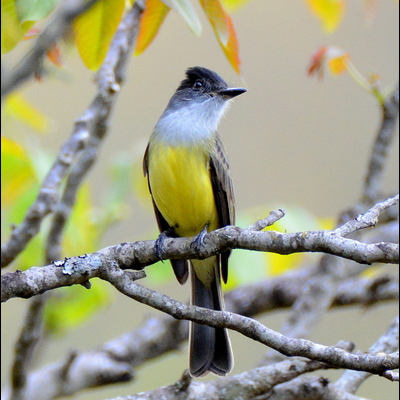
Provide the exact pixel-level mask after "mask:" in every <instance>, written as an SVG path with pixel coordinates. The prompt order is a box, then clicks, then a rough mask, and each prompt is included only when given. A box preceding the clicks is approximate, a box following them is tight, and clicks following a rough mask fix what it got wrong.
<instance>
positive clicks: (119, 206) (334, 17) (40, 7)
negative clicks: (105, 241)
mask: <svg viewBox="0 0 400 400" xmlns="http://www.w3.org/2000/svg"><path fill="white" fill-rule="evenodd" d="M247 2H248V0H199V4H200V7H201V8H202V10H203V11H204V13H205V16H206V18H207V19H208V21H209V23H210V24H211V26H212V29H213V30H214V33H215V36H216V38H217V40H218V42H219V44H220V46H221V48H222V50H223V51H224V53H225V56H226V57H227V59H228V60H229V62H230V64H231V65H232V67H233V68H234V69H235V71H236V72H238V73H240V57H239V44H238V39H237V36H236V32H235V29H234V25H233V22H232V19H231V17H230V15H229V14H228V12H227V10H229V11H234V10H236V9H238V8H240V7H242V6H244V5H245V4H246V3H247ZM129 3H131V2H129V1H125V0H99V1H98V2H97V3H96V5H94V6H93V7H92V8H91V9H89V10H88V11H87V12H85V13H84V14H82V15H81V16H80V17H79V18H77V20H76V21H75V23H74V26H73V37H74V41H75V45H76V48H77V49H78V51H79V54H80V56H81V58H82V60H83V61H84V63H85V65H86V66H87V67H88V68H90V69H92V70H97V69H98V68H99V66H100V65H101V63H102V62H103V60H104V58H105V56H106V54H107V51H108V47H109V44H110V42H111V39H112V37H113V35H114V33H115V30H116V29H117V26H118V24H119V22H120V20H121V17H122V16H123V14H124V12H125V11H126V9H125V7H126V4H129ZM304 3H305V4H306V5H307V6H308V7H309V8H310V11H311V12H312V13H313V14H314V15H315V16H316V17H317V18H318V19H319V20H320V22H321V25H322V27H323V29H324V30H325V31H327V32H333V31H334V30H335V29H337V27H338V26H339V24H340V22H341V20H342V19H343V17H344V12H345V6H346V3H347V2H346V1H345V0H306V1H305V2H304ZM367 3H369V4H372V3H373V2H367ZM58 4H59V0H35V1H33V0H2V2H1V7H2V26H1V35H2V36H1V43H2V53H8V52H10V51H11V50H12V49H13V48H14V47H15V46H17V45H18V43H20V41H21V40H23V39H24V38H25V37H26V36H27V35H28V37H30V38H32V37H34V36H37V34H39V31H38V30H36V31H33V30H31V31H30V29H31V28H32V26H33V25H34V23H35V22H36V21H41V20H43V18H45V17H47V16H48V15H49V14H51V13H52V12H53V11H54V9H55V8H56V7H57V6H58ZM146 5H147V7H146V10H145V12H144V14H143V16H142V19H141V26H140V32H139V37H138V41H137V47H136V54H140V53H142V52H143V51H144V50H145V49H146V48H147V47H148V46H149V45H150V43H151V42H152V41H153V40H154V38H155V37H156V35H157V34H158V32H159V29H160V27H161V26H162V23H163V21H164V20H165V18H166V16H167V15H168V12H169V11H170V10H171V9H172V10H174V11H177V12H178V13H179V14H180V15H181V16H182V18H183V19H184V21H185V22H186V23H187V25H188V26H189V28H190V29H191V30H192V32H194V33H195V34H196V35H199V34H200V33H201V29H202V26H201V22H200V19H199V17H198V16H197V14H196V11H195V9H194V7H193V5H192V3H191V1H190V0H163V1H161V0H147V3H146ZM369 11H370V12H369V14H371V8H370V9H369ZM29 32H30V33H29ZM34 32H36V33H34ZM328 50H329V51H328ZM316 54H317V56H318V57H317V56H314V58H313V61H312V62H313V63H314V64H312V66H311V67H310V69H313V72H314V73H319V74H321V68H322V67H321V66H322V65H323V64H324V62H326V61H327V62H328V65H329V66H330V68H331V69H333V71H334V72H335V73H339V72H341V71H342V70H344V69H347V70H348V71H349V72H350V73H352V74H353V75H354V74H355V73H354V69H352V65H351V64H350V63H349V57H348V54H347V53H346V52H343V54H340V57H339V56H337V54H336V53H335V54H334V55H332V47H331V48H327V47H325V48H324V49H323V51H322V50H319V52H317V53H316ZM328 56H329V57H328ZM48 58H49V59H50V60H51V61H52V62H54V63H55V64H56V65H58V66H59V67H62V64H61V62H60V60H61V55H60V54H59V48H58V47H57V45H56V44H54V47H53V49H51V50H49V52H48ZM350 67H351V68H350ZM371 81H372V83H373V85H374V87H375V86H377V85H376V81H375V80H371ZM2 123H3V127H4V128H5V129H3V132H5V133H4V136H2V160H1V169H2V171H1V174H2V175H1V176H2V181H1V185H2V186H1V187H2V205H3V211H2V223H1V234H2V239H4V238H7V237H8V236H9V234H10V229H12V227H13V225H15V224H18V223H20V222H21V221H22V220H23V218H24V216H25V213H26V211H27V209H28V208H29V207H30V206H31V204H32V203H33V202H34V200H35V198H36V197H37V194H38V190H39V187H40V186H39V185H40V182H41V181H42V179H43V178H44V176H45V174H46V173H47V172H48V171H49V169H50V167H51V163H52V162H53V159H54V154H47V153H45V152H44V151H43V150H42V149H41V148H40V146H38V145H37V141H35V140H34V137H33V135H31V132H32V131H34V132H37V133H41V134H43V133H49V132H50V131H51V130H50V123H49V118H48V117H47V116H44V115H43V114H41V112H40V111H39V110H38V109H37V108H35V107H33V106H32V105H31V104H29V103H28V102H27V101H26V100H25V99H24V98H23V97H22V96H21V95H20V94H18V93H15V94H12V95H10V96H8V98H7V99H6V102H5V104H4V107H3V112H2ZM15 128H17V129H15ZM15 131H18V132H17V133H18V135H14V134H13V135H11V132H13V133H14V132H15ZM108 173H109V175H108V177H107V179H105V182H104V185H103V187H104V188H106V190H104V192H103V194H102V196H101V200H102V204H101V205H100V206H98V207H95V206H94V204H93V201H92V198H93V191H92V189H91V187H90V186H89V185H88V184H83V185H82V187H81V188H80V190H79V193H78V197H77V201H76V204H75V207H74V209H73V212H72V214H71V216H70V218H69V221H68V224H67V226H66V229H65V232H64V236H63V242H62V246H63V249H62V256H63V257H64V256H73V255H79V254H84V253H90V252H92V251H95V250H97V249H99V248H101V238H102V236H103V234H104V232H106V231H107V229H109V227H110V226H111V225H112V224H115V223H117V222H118V221H120V220H121V219H122V218H124V216H125V215H126V214H127V210H128V206H127V202H126V199H127V197H128V196H130V195H131V182H133V187H134V192H135V194H136V196H137V197H138V199H139V201H140V202H141V203H142V204H146V207H151V201H150V196H149V194H148V189H147V183H146V180H145V179H144V177H143V174H142V168H141V160H139V159H138V158H136V159H135V157H132V155H131V154H128V153H124V154H123V155H121V154H119V155H117V156H116V157H115V159H114V160H111V164H110V166H109V171H108ZM271 209H274V207H271V208H270V209H266V208H265V207H263V208H259V209H251V210H247V211H245V212H243V213H242V214H241V215H239V217H238V222H237V223H238V225H239V226H242V227H246V226H248V225H251V224H253V223H254V222H255V221H256V220H257V219H259V218H260V216H262V215H267V213H268V212H269V211H270V210H271ZM286 211H287V215H286V216H285V217H284V218H283V219H282V220H280V221H279V222H278V223H276V224H275V225H274V226H273V227H271V228H269V229H273V230H278V231H281V232H296V231H304V230H307V229H308V230H317V229H327V228H331V227H332V226H333V221H331V220H328V221H325V220H319V219H317V218H315V217H314V216H313V215H311V214H310V213H309V212H308V211H307V210H304V209H299V208H296V207H295V206H293V205H291V206H289V207H287V208H286ZM50 223H51V216H50V217H48V218H46V219H45V221H44V222H43V227H42V229H41V232H40V233H39V234H38V235H37V236H36V237H35V238H34V239H33V240H31V241H30V243H29V245H28V246H27V248H26V249H25V250H24V252H23V253H21V255H20V256H19V257H18V259H17V260H16V261H15V262H14V264H13V267H14V268H19V269H22V270H23V269H26V268H29V267H31V266H33V265H42V264H43V260H44V248H45V240H46V232H47V231H48V229H49V226H50ZM156 234H157V233H156V232H155V233H154V236H156ZM308 257H310V255H304V254H293V255H291V256H280V255H276V254H272V253H266V254H263V253H260V252H251V251H244V250H243V251H242V250H235V251H234V252H233V254H232V257H231V263H230V273H229V285H228V286H229V288H233V287H235V286H237V285H239V284H246V283H251V282H256V281H259V280H261V279H264V278H265V277H266V276H273V275H279V274H282V273H284V272H286V271H287V270H288V269H290V268H295V267H296V266H299V265H300V264H302V263H304V262H307V258H308ZM152 269H154V270H156V271H157V273H153V274H152V276H153V280H154V281H155V282H156V283H160V284H161V283H163V282H165V281H166V280H167V279H172V277H173V274H172V273H171V269H170V266H169V262H166V263H158V264H156V265H155V266H154V267H152ZM109 288H110V286H109V285H108V284H105V283H104V282H100V281H97V280H96V281H95V282H94V283H93V286H92V289H91V290H86V289H84V288H83V287H80V286H79V287H70V288H63V289H58V290H57V291H55V296H54V298H53V299H52V300H51V302H50V303H49V304H48V306H47V308H46V313H45V318H46V327H47V330H48V332H51V333H58V334H60V333H63V332H65V331H66V330H68V329H71V328H73V327H75V326H77V325H78V324H80V323H82V322H83V321H86V320H87V319H88V317H89V316H91V315H93V314H94V313H95V312H96V311H98V310H99V309H100V307H101V306H104V305H105V304H108V302H109V301H110V300H111V299H110V296H111V292H112V291H111V290H109Z"/></svg>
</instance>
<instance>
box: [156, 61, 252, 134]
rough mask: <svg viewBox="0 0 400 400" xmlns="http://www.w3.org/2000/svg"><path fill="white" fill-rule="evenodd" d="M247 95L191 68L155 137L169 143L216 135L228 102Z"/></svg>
mask: <svg viewBox="0 0 400 400" xmlns="http://www.w3.org/2000/svg"><path fill="white" fill-rule="evenodd" d="M244 92H246V89H243V88H229V87H228V85H227V84H226V82H225V81H224V80H223V79H222V78H221V77H220V76H219V75H218V74H217V73H215V72H213V71H211V70H209V69H207V68H203V67H192V68H189V69H188V70H187V71H186V78H185V79H184V80H183V81H182V82H181V84H180V85H179V87H178V89H177V90H176V92H175V93H174V95H173V96H172V97H171V99H170V101H169V103H168V106H167V108H166V109H165V111H164V113H163V115H162V116H161V118H160V120H159V121H158V123H157V126H156V129H155V131H156V134H157V135H160V134H161V135H162V136H163V137H168V138H169V139H170V140H171V141H172V140H177V141H179V140H183V136H185V140H190V141H191V140H193V139H195V138H199V137H200V136H208V135H209V134H210V133H212V132H215V131H216V129H217V125H218V122H219V120H220V119H221V117H222V115H223V113H224V111H225V109H226V106H227V104H228V100H230V99H232V98H233V97H236V96H238V95H240V94H242V93H244Z"/></svg>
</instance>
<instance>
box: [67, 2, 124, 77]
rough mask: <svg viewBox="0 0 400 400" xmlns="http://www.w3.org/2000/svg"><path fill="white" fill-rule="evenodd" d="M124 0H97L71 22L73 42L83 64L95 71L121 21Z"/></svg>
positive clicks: (102, 59)
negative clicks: (73, 35)
mask: <svg viewBox="0 0 400 400" xmlns="http://www.w3.org/2000/svg"><path fill="white" fill-rule="evenodd" d="M124 8H125V0H99V1H98V2H97V3H95V4H94V6H93V7H91V8H90V9H89V10H88V11H86V12H85V13H84V14H82V15H80V16H79V17H78V18H77V19H76V20H75V21H74V23H73V30H74V34H75V44H76V46H77V48H78V51H79V54H80V56H81V58H82V60H83V62H84V63H85V65H86V66H87V67H88V68H89V69H91V70H93V71H96V70H97V69H99V67H100V65H101V63H102V62H103V61H104V59H105V57H106V55H107V51H108V48H109V45H110V42H111V40H112V38H113V36H114V33H115V31H116V30H117V28H118V24H119V23H120V21H121V17H122V14H123V12H124Z"/></svg>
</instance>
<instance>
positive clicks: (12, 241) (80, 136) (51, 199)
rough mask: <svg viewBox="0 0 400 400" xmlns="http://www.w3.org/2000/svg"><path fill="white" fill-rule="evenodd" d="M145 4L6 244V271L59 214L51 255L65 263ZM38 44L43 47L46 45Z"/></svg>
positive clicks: (127, 20)
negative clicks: (73, 217) (66, 235)
mask: <svg viewBox="0 0 400 400" xmlns="http://www.w3.org/2000/svg"><path fill="white" fill-rule="evenodd" d="M139 3H140V2H135V3H134V5H133V7H132V9H131V11H130V12H128V13H127V15H126V16H125V17H124V19H123V20H122V22H121V24H120V26H119V28H118V30H117V33H116V34H115V37H114V40H113V42H112V44H111V47H110V51H109V53H108V56H107V58H106V60H105V61H104V63H103V65H102V68H101V69H100V70H99V73H98V94H97V95H96V96H95V98H94V100H93V102H92V104H91V105H90V106H89V108H88V109H87V110H86V112H85V113H84V114H83V115H82V116H81V117H80V118H79V119H78V120H77V121H76V123H75V127H74V130H73V132H72V135H71V137H70V138H69V139H68V140H67V141H66V142H65V143H64V145H63V146H62V148H61V150H60V152H59V154H58V156H57V159H56V161H55V163H54V164H53V166H52V168H51V170H50V172H49V173H48V175H47V176H46V178H45V179H44V181H43V183H42V186H41V188H40V190H39V194H38V197H37V198H36V200H35V202H34V203H33V204H32V205H31V207H30V208H29V210H28V212H27V213H26V216H25V218H24V220H23V221H22V222H21V224H20V225H19V226H18V227H16V228H15V229H14V230H13V231H12V233H11V236H10V238H9V240H8V241H7V242H6V243H4V244H3V245H2V248H1V266H2V268H3V267H6V266H7V265H9V264H10V263H11V262H12V261H13V260H14V259H15V258H16V257H17V256H18V254H19V253H20V252H21V251H22V250H23V249H24V248H25V246H26V245H27V244H28V242H29V241H30V240H31V239H32V238H33V237H34V236H35V235H36V234H37V233H38V232H39V230H40V227H41V223H42V221H43V219H44V218H45V217H46V216H47V215H48V214H50V213H52V212H54V211H55V210H57V213H56V215H55V217H54V218H55V219H54V222H55V223H54V224H53V228H52V230H51V232H50V236H49V238H50V240H49V244H48V249H47V252H48V254H49V257H54V258H51V259H53V260H56V259H58V258H59V257H58V256H57V254H58V252H59V242H60V235H61V232H62V230H63V227H64V222H65V220H66V218H67V217H68V215H69V213H70V209H71V207H72V206H73V204H74V201H75V195H76V190H77V188H78V187H79V185H80V183H81V181H82V179H83V178H84V176H85V174H86V173H87V171H88V170H89V168H90V166H91V165H92V164H93V162H94V161H95V158H96V155H97V148H98V146H99V144H100V142H101V139H102V138H103V137H104V135H105V134H106V132H107V126H108V122H107V121H108V118H109V115H110V112H111V109H112V106H113V105H114V103H115V98H116V94H117V93H118V91H119V90H120V84H121V82H122V79H123V77H124V72H125V68H126V65H127V60H128V59H129V57H128V56H129V55H130V54H131V49H132V46H133V43H134V41H135V39H136V35H137V30H138V25H139V20H140V15H141V13H142V11H143V9H142V8H141V6H140V4H139ZM85 9H86V8H85ZM68 15H69V14H68ZM51 26H52V25H51ZM45 33H46V31H45V32H44V33H43V34H42V35H41V37H42V36H43V37H46V35H45ZM44 40H45V39H43V41H44ZM46 40H47V39H46ZM38 43H39V44H40V43H41V41H39V42H38ZM46 43H47V42H46ZM39 44H38V46H39ZM39 47H40V46H39ZM40 49H41V47H40ZM40 49H39V50H40ZM39 50H37V51H39ZM40 51H41V50H40ZM79 157H80V158H79ZM76 162H77V163H76ZM74 164H76V165H75V167H74V168H73V169H72V172H71V175H70V178H69V179H68V182H67V186H66V188H65V190H64V196H63V198H62V201H61V203H60V204H59V205H58V208H57V203H58V200H59V191H60V187H61V184H62V182H63V180H64V178H65V177H66V176H67V175H68V174H69V172H70V170H71V167H72V166H73V165H74Z"/></svg>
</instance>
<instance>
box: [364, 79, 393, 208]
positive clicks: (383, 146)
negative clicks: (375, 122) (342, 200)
mask: <svg viewBox="0 0 400 400" xmlns="http://www.w3.org/2000/svg"><path fill="white" fill-rule="evenodd" d="M398 116H399V88H398V87H397V88H396V89H395V90H394V91H393V93H392V94H391V96H388V98H387V100H386V101H385V103H384V104H383V105H382V122H381V126H380V128H379V130H378V133H377V136H376V139H375V142H374V145H373V148H372V152H371V157H370V160H369V163H368V168H367V175H366V177H365V185H364V193H363V200H364V201H365V202H367V204H368V203H372V202H374V201H376V199H377V197H378V196H379V192H380V189H381V185H382V182H383V173H384V168H385V164H386V160H387V157H388V153H389V149H390V145H391V144H392V142H393V138H394V133H395V127H396V122H397V119H398Z"/></svg>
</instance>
